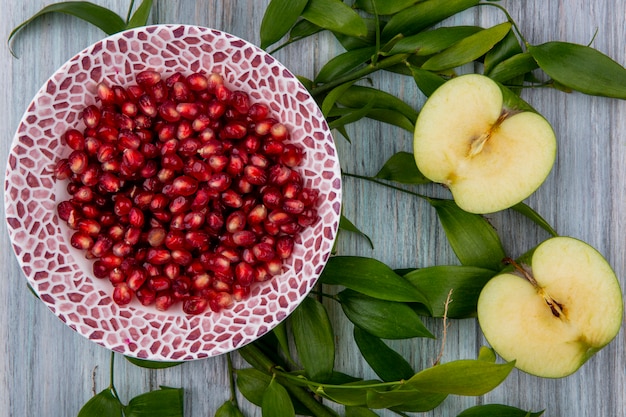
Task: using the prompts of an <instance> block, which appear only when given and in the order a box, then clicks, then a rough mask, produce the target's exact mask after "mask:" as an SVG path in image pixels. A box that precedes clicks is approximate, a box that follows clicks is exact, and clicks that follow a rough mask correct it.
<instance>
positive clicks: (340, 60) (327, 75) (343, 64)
mask: <svg viewBox="0 0 626 417" xmlns="http://www.w3.org/2000/svg"><path fill="white" fill-rule="evenodd" d="M375 53H376V47H375V46H368V47H365V48H359V49H353V50H351V51H347V52H344V53H342V54H339V55H337V56H335V57H334V58H332V59H331V60H329V61H328V62H327V63H326V64H325V65H324V66H323V67H322V69H320V71H319V73H318V74H317V77H315V82H316V83H327V82H329V81H332V80H334V79H336V78H337V77H339V76H341V75H343V74H345V73H347V72H348V71H350V70H353V69H354V68H356V67H358V66H360V65H363V64H364V63H366V62H367V61H369V60H370V58H371V57H372V55H373V54H375ZM350 84H352V83H350Z"/></svg>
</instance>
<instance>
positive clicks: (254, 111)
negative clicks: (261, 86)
mask: <svg viewBox="0 0 626 417" xmlns="http://www.w3.org/2000/svg"><path fill="white" fill-rule="evenodd" d="M268 114H269V108H268V107H267V106H266V105H265V104H260V103H254V104H252V105H250V108H249V109H248V117H249V118H250V119H251V120H253V121H255V122H257V121H260V120H263V119H265V118H267V116H268Z"/></svg>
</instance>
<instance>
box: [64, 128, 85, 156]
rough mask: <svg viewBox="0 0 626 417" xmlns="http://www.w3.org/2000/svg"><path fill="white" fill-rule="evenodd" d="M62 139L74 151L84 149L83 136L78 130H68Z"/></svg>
mask: <svg viewBox="0 0 626 417" xmlns="http://www.w3.org/2000/svg"><path fill="white" fill-rule="evenodd" d="M64 139H65V143H67V145H68V146H69V147H70V148H72V149H74V150H76V151H82V150H84V149H85V136H84V135H83V133H82V132H81V131H80V130H77V129H69V130H68V131H67V132H65V135H64Z"/></svg>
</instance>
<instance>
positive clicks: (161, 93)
mask: <svg viewBox="0 0 626 417" xmlns="http://www.w3.org/2000/svg"><path fill="white" fill-rule="evenodd" d="M146 90H147V92H148V94H150V95H151V96H152V98H153V99H154V101H155V102H156V103H157V104H158V103H163V102H164V101H165V100H166V99H167V96H168V91H167V87H166V86H165V82H164V81H162V80H160V81H158V82H157V83H156V84H154V85H153V86H150V87H146Z"/></svg>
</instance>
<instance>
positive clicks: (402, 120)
mask: <svg viewBox="0 0 626 417" xmlns="http://www.w3.org/2000/svg"><path fill="white" fill-rule="evenodd" d="M365 117H367V118H368V119H372V120H378V121H379V122H383V123H388V124H390V125H393V126H398V127H399V128H401V129H404V130H406V131H407V132H410V133H413V132H414V131H415V123H414V122H411V121H410V120H409V119H407V118H406V116H404V115H402V114H400V113H398V112H397V111H395V110H389V109H377V108H373V109H372V110H370V111H369V112H368V113H367V115H366V116H365Z"/></svg>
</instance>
